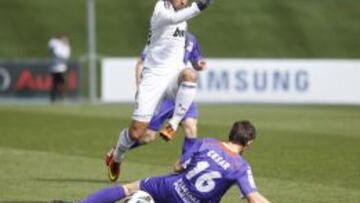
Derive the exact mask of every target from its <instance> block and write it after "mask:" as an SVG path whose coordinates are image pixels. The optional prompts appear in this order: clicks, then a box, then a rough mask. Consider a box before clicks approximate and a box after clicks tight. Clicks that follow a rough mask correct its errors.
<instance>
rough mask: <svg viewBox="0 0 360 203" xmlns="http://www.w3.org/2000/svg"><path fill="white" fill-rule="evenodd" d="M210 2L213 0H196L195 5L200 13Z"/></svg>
mask: <svg viewBox="0 0 360 203" xmlns="http://www.w3.org/2000/svg"><path fill="white" fill-rule="evenodd" d="M212 2H213V0H196V4H197V6H198V8H199V9H200V11H202V10H204V9H206V8H207V7H208V6H209V5H210V4H211V3H212Z"/></svg>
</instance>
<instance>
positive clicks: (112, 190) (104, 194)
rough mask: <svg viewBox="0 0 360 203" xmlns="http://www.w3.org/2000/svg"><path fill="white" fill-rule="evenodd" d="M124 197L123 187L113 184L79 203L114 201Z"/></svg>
mask: <svg viewBox="0 0 360 203" xmlns="http://www.w3.org/2000/svg"><path fill="white" fill-rule="evenodd" d="M124 197H125V191H124V188H123V187H122V186H120V185H114V186H112V187H108V188H104V189H101V190H99V191H97V192H95V193H93V194H91V195H89V196H87V197H86V198H85V199H83V200H81V201H80V202H79V203H114V202H116V201H118V200H121V199H123V198H124Z"/></svg>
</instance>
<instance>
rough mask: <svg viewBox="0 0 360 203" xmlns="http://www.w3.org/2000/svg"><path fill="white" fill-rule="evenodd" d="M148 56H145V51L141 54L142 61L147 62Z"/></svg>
mask: <svg viewBox="0 0 360 203" xmlns="http://www.w3.org/2000/svg"><path fill="white" fill-rule="evenodd" d="M145 57H146V54H145V50H144V51H142V52H141V55H140V58H141V60H143V61H144V60H145Z"/></svg>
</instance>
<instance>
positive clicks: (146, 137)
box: [140, 130, 156, 144]
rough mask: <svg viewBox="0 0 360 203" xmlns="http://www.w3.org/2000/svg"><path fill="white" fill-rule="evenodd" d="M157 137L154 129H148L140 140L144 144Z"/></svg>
mask: <svg viewBox="0 0 360 203" xmlns="http://www.w3.org/2000/svg"><path fill="white" fill-rule="evenodd" d="M155 139H156V132H155V131H152V130H147V131H146V133H145V135H144V136H142V137H141V140H140V142H141V143H142V144H148V143H150V142H153V141H154V140H155Z"/></svg>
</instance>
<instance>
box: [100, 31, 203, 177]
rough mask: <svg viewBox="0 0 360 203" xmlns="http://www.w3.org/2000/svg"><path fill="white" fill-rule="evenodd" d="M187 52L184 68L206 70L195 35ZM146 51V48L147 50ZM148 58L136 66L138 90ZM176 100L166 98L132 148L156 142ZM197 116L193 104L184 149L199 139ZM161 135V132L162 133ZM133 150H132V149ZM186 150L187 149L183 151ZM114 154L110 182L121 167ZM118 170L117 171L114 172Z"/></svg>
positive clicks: (186, 118)
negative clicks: (114, 158) (114, 163)
mask: <svg viewBox="0 0 360 203" xmlns="http://www.w3.org/2000/svg"><path fill="white" fill-rule="evenodd" d="M185 40H186V43H185V52H184V59H183V62H184V66H189V63H191V65H192V67H193V68H194V69H195V70H197V71H202V70H204V69H206V62H205V61H204V60H203V57H202V55H201V49H200V45H199V43H198V41H197V39H196V37H195V35H194V34H192V33H190V32H187V33H186V37H185ZM145 49H146V48H145ZM145 58H146V54H145V51H143V53H142V54H141V57H140V60H139V61H138V62H137V64H136V71H135V72H136V87H137V89H138V87H139V83H140V80H141V72H142V70H143V63H144V60H145ZM174 109H175V100H174V99H168V98H164V99H163V100H162V102H161V104H160V106H159V108H158V109H157V111H156V112H155V115H154V116H153V117H152V118H151V121H150V123H149V126H148V129H147V131H146V133H145V134H144V135H143V136H141V138H140V140H139V141H138V142H136V143H135V144H134V145H133V146H132V148H134V147H137V146H140V145H142V144H147V143H150V142H152V141H154V140H155V138H156V133H157V132H158V131H159V130H160V128H161V126H162V125H163V123H164V122H165V121H166V120H167V119H170V118H171V117H172V116H173V114H174ZM197 116H198V111H197V107H196V104H195V102H193V103H192V104H191V105H190V107H189V109H188V110H187V112H186V114H185V116H184V118H183V120H182V121H181V124H182V126H183V128H184V132H185V142H184V145H183V147H184V148H188V147H190V146H191V144H192V143H193V139H194V138H196V137H197ZM160 134H161V132H160ZM132 148H131V149H132ZM183 150H185V149H183ZM113 153H114V149H112V150H111V151H110V152H109V153H108V154H107V156H106V160H105V163H106V165H107V166H108V177H109V180H110V181H116V180H117V179H118V177H119V173H120V170H119V167H113ZM114 169H116V170H114Z"/></svg>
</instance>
